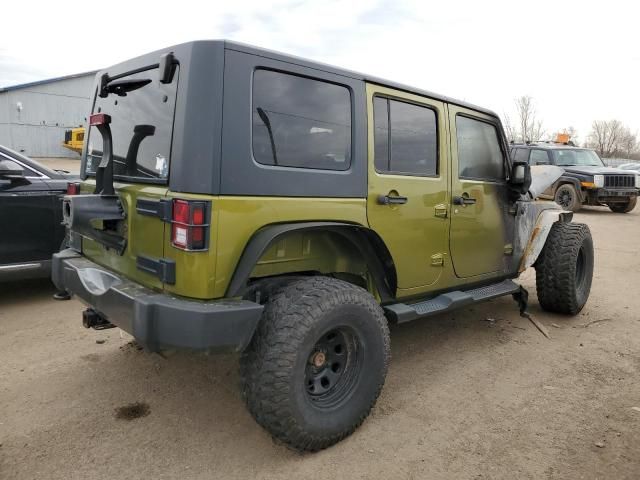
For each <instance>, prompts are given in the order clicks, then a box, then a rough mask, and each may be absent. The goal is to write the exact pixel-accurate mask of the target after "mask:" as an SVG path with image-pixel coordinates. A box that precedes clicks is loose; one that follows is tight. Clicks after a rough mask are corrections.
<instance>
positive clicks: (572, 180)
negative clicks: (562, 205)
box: [553, 175, 585, 202]
mask: <svg viewBox="0 0 640 480" xmlns="http://www.w3.org/2000/svg"><path fill="white" fill-rule="evenodd" d="M567 183H570V184H571V185H573V187H574V188H575V189H576V192H578V195H579V196H580V202H584V201H585V195H584V192H583V191H582V185H580V180H579V179H577V178H575V177H569V176H567V175H562V176H561V177H560V178H558V180H556V181H555V182H554V184H553V197H554V198H555V196H556V190H558V188H559V187H560V186H562V185H565V184H567Z"/></svg>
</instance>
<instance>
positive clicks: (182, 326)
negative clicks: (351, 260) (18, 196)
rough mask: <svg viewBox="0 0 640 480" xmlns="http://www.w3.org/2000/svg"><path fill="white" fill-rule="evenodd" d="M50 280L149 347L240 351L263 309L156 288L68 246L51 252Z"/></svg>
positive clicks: (245, 302) (250, 335)
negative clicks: (175, 294)
mask: <svg viewBox="0 0 640 480" xmlns="http://www.w3.org/2000/svg"><path fill="white" fill-rule="evenodd" d="M52 280H53V283H54V284H55V285H56V287H58V288H59V289H61V290H67V291H68V292H70V293H73V294H75V295H77V296H78V297H80V298H81V299H82V300H83V301H84V302H86V303H87V304H89V305H90V306H91V307H93V308H94V309H95V310H96V311H98V312H100V313H101V314H102V315H104V316H105V317H106V318H107V319H108V320H109V321H110V322H111V323H113V324H114V325H117V326H118V327H120V328H121V329H123V330H125V331H126V332H128V333H130V334H131V335H133V336H134V337H135V339H136V340H137V341H138V342H139V343H140V344H141V345H143V346H144V347H145V348H147V349H148V350H150V351H160V350H162V349H168V348H185V349H194V350H230V351H241V350H243V349H244V348H245V347H246V346H247V345H248V343H249V341H250V340H251V337H252V335H253V332H254V330H255V328H256V326H257V324H258V321H259V320H260V315H261V314H262V309H263V307H262V305H259V304H257V303H254V302H250V301H248V300H220V301H214V302H200V301H192V300H185V299H182V298H177V297H172V296H169V295H166V294H163V293H158V292H155V291H153V290H150V289H148V288H146V287H143V286H141V285H139V284H137V283H135V282H132V281H130V280H127V279H125V278H123V277H120V276H118V275H116V274H114V273H112V272H110V271H109V270H107V269H105V268H103V267H101V266H100V265H98V264H96V263H94V262H92V261H90V260H88V259H87V258H85V257H83V256H81V255H80V254H78V253H77V252H75V251H73V250H70V249H67V250H63V251H61V252H59V253H56V254H55V255H54V256H53V263H52Z"/></svg>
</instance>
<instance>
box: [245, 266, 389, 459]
mask: <svg viewBox="0 0 640 480" xmlns="http://www.w3.org/2000/svg"><path fill="white" fill-rule="evenodd" d="M388 362H389V330H388V326H387V321H386V318H385V316H384V314H383V311H382V308H380V306H379V305H378V303H377V302H376V300H375V299H374V298H373V297H372V296H371V295H370V294H369V293H368V292H367V291H365V290H364V289H362V288H360V287H357V286H355V285H352V284H350V283H347V282H344V281H341V280H336V279H333V278H326V277H311V278H308V279H304V280H300V281H296V282H294V283H291V284H289V285H286V286H284V287H283V288H282V289H280V290H279V291H278V292H277V293H275V294H274V295H273V296H272V297H271V298H270V299H269V301H268V302H267V304H266V305H265V311H264V314H263V317H262V319H261V321H260V324H259V326H258V329H257V331H256V333H255V335H254V337H253V339H252V341H251V344H250V345H249V347H248V349H247V351H246V352H245V353H244V354H243V356H242V359H241V377H242V382H243V388H242V391H243V396H244V398H245V402H246V404H247V407H248V409H249V411H250V412H251V414H252V415H253V417H254V418H255V420H256V421H257V422H258V423H259V424H260V425H261V426H262V427H264V428H265V429H266V430H267V431H268V432H269V433H270V434H271V435H272V436H273V437H275V438H277V439H278V440H280V441H282V442H283V443H285V444H286V445H288V446H289V447H291V448H293V449H295V450H299V451H317V450H321V449H323V448H327V447H329V446H331V445H333V444H335V443H337V442H339V441H340V440H342V439H343V438H345V437H347V436H348V435H350V434H351V433H353V431H354V430H355V429H356V428H357V427H358V426H359V425H360V424H361V423H362V422H363V421H364V419H365V418H366V417H367V416H368V415H369V412H370V411H371V408H372V407H373V405H374V404H375V402H376V400H377V398H378V395H379V394H380V391H381V389H382V386H383V384H384V380H385V376H386V373H387V366H388Z"/></svg>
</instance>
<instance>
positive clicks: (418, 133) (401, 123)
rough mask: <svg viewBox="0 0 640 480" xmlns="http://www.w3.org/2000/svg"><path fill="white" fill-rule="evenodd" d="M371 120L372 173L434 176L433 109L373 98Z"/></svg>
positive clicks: (435, 165)
mask: <svg viewBox="0 0 640 480" xmlns="http://www.w3.org/2000/svg"><path fill="white" fill-rule="evenodd" d="M373 117H374V129H375V133H374V145H375V147H374V156H375V159H374V164H375V167H376V170H378V171H379V172H384V173H392V174H394V173H395V174H409V175H426V176H435V175H438V136H437V124H436V112H435V111H434V110H433V109H431V108H428V107H422V106H419V105H415V104H412V103H406V102H400V101H397V100H390V99H387V98H382V97H375V98H374V99H373ZM389 125H390V128H389Z"/></svg>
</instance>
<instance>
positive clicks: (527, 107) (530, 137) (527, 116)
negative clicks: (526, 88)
mask: <svg viewBox="0 0 640 480" xmlns="http://www.w3.org/2000/svg"><path fill="white" fill-rule="evenodd" d="M515 104H516V113H517V116H518V131H517V132H514V134H515V135H514V136H515V137H517V139H518V140H520V141H522V142H534V141H536V140H541V139H542V137H543V136H544V134H545V129H544V127H543V125H542V121H540V120H538V119H537V118H536V109H535V106H534V102H533V98H532V97H530V96H528V95H523V96H521V97H518V98H516V99H515Z"/></svg>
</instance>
